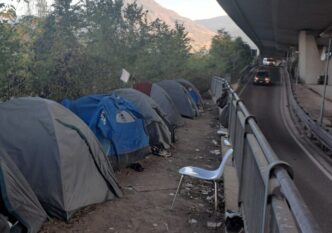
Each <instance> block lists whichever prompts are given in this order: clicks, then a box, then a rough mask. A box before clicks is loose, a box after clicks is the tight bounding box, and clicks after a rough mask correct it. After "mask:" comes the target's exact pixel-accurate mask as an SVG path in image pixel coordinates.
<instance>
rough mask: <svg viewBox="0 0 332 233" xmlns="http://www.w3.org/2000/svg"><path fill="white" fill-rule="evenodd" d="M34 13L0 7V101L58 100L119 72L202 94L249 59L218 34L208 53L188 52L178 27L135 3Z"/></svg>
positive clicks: (104, 1)
mask: <svg viewBox="0 0 332 233" xmlns="http://www.w3.org/2000/svg"><path fill="white" fill-rule="evenodd" d="M37 2H38V4H37V11H38V13H37V15H28V16H24V17H16V13H15V9H14V8H13V7H12V6H11V5H7V4H4V3H0V98H1V99H2V100H6V99H9V98H11V97H13V96H24V95H32V96H42V97H46V98H50V99H54V100H61V99H63V98H64V97H68V98H75V97H78V96H81V95H85V94H90V93H98V92H108V91H110V90H112V89H115V88H119V87H122V86H123V84H122V83H121V82H120V81H119V77H120V74H121V71H122V68H125V69H126V70H128V71H129V72H130V73H131V75H132V80H135V81H138V80H151V81H153V82H154V81H158V80H161V79H178V78H186V79H189V80H192V81H194V82H195V83H196V84H197V85H198V87H199V88H201V89H206V88H207V85H208V84H209V81H208V80H209V78H210V77H211V76H212V75H225V74H230V75H231V76H232V77H234V78H235V79H236V78H237V77H238V74H239V72H240V70H241V69H243V67H244V66H246V65H247V64H249V62H250V61H251V59H252V57H251V50H250V47H249V46H248V45H247V44H245V43H244V42H243V41H242V39H241V38H236V39H233V38H231V36H230V35H229V34H228V33H227V32H225V31H223V30H220V31H219V33H218V35H216V36H215V37H214V38H213V40H212V46H211V48H209V49H202V50H200V51H193V50H192V49H191V47H190V39H189V38H188V36H187V33H186V31H185V28H184V27H183V26H182V25H181V24H176V25H175V26H174V27H172V28H171V27H170V26H168V25H166V24H165V23H164V22H162V21H161V20H159V19H157V20H154V21H149V20H148V17H147V16H148V14H149V13H148V12H147V11H145V10H144V9H143V8H142V7H141V6H139V5H137V4H136V3H132V4H128V5H124V4H123V1H122V0H114V1H110V0H94V1H82V2H76V1H75V4H74V3H73V1H72V0H56V1H55V3H54V5H53V6H52V7H51V9H52V10H48V8H47V7H46V3H47V1H46V0H38V1H37Z"/></svg>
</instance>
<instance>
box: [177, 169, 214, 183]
mask: <svg viewBox="0 0 332 233" xmlns="http://www.w3.org/2000/svg"><path fill="white" fill-rule="evenodd" d="M179 173H180V174H182V175H187V176H192V177H195V178H198V179H202V180H215V179H217V177H218V170H213V171H211V170H206V169H203V168H199V167H183V168H181V169H180V170H179Z"/></svg>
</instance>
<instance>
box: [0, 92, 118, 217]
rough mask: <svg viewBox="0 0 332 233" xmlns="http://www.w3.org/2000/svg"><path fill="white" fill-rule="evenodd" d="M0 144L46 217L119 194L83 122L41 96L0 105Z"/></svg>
mask: <svg viewBox="0 0 332 233" xmlns="http://www.w3.org/2000/svg"><path fill="white" fill-rule="evenodd" d="M0 128H1V131H0V142H1V144H2V146H3V149H4V150H5V151H6V152H7V153H8V154H9V155H10V156H11V159H12V160H13V161H14V163H15V164H16V166H17V167H18V168H19V170H20V171H21V172H22V174H23V175H24V177H25V178H26V180H27V181H28V183H29V184H30V186H31V188H32V190H33V191H34V192H35V194H36V195H37V197H38V199H39V201H40V203H41V204H42V206H43V207H44V209H45V210H46V212H47V213H48V214H50V215H51V216H55V217H58V218H62V219H65V220H68V219H69V218H70V217H71V216H72V215H73V213H74V212H75V211H77V210H79V209H80V208H82V207H84V206H88V205H90V204H94V203H100V202H103V201H106V200H111V199H113V198H115V196H121V191H120V189H119V187H118V184H117V181H116V178H115V176H114V173H113V169H112V167H111V165H110V162H109V161H108V159H107V157H106V155H105V154H104V152H103V151H102V149H101V146H100V144H99V143H98V141H97V139H96V137H95V136H94V134H93V133H92V132H91V131H90V129H89V128H88V126H86V124H85V123H84V122H83V121H82V120H80V119H79V118H78V117H77V116H75V114H74V113H72V112H71V111H70V110H68V109H66V108H65V107H63V106H62V105H60V104H58V103H56V102H54V101H50V100H46V99H41V98H33V97H27V98H17V99H13V100H10V101H7V102H5V103H2V104H0Z"/></svg>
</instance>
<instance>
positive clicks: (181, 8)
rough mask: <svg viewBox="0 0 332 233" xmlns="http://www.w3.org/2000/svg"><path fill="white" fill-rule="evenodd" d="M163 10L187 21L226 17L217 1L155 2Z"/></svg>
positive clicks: (164, 0)
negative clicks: (170, 11)
mask: <svg viewBox="0 0 332 233" xmlns="http://www.w3.org/2000/svg"><path fill="white" fill-rule="evenodd" d="M155 1H156V2H158V3H159V4H160V5H162V6H163V7H165V8H168V9H171V10H173V11H175V12H177V13H178V14H179V15H181V16H184V17H187V18H189V19H193V20H196V19H208V18H213V17H216V16H221V15H226V13H225V11H224V10H223V9H222V8H221V6H220V5H219V4H218V3H217V0H155Z"/></svg>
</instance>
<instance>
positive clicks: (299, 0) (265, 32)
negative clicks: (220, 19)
mask: <svg viewBox="0 0 332 233" xmlns="http://www.w3.org/2000/svg"><path fill="white" fill-rule="evenodd" d="M217 1H218V2H219V4H220V5H221V6H222V8H223V9H224V10H225V11H226V12H227V14H228V15H229V16H230V17H231V18H232V19H233V20H234V21H235V23H236V24H237V25H238V26H239V27H240V28H241V29H242V30H243V31H244V32H245V33H246V34H247V35H248V36H249V37H250V38H251V39H252V40H253V42H254V43H255V44H256V45H257V46H258V48H259V49H260V52H261V54H262V56H264V57H286V56H296V57H297V60H298V75H299V78H300V79H301V80H302V81H303V82H304V83H306V84H308V85H313V86H312V88H313V89H316V90H317V91H318V92H319V91H320V89H322V88H321V87H320V86H317V85H316V84H317V80H318V78H319V76H320V75H322V74H324V71H325V63H326V62H325V61H321V55H322V53H324V51H326V47H327V45H328V39H327V38H323V37H322V32H324V31H325V32H326V31H330V34H332V33H331V32H332V27H331V28H330V26H332V13H331V12H332V1H331V0H291V1H289V0H217ZM329 66H330V67H329V68H330V69H329V76H330V77H331V76H332V65H331V64H329ZM328 97H330V98H332V81H330V83H329V87H328Z"/></svg>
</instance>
